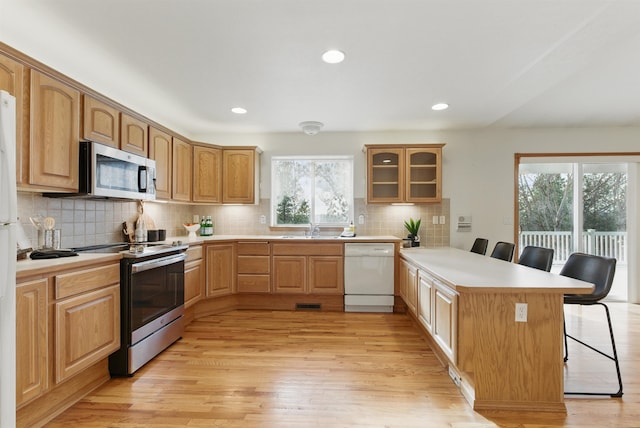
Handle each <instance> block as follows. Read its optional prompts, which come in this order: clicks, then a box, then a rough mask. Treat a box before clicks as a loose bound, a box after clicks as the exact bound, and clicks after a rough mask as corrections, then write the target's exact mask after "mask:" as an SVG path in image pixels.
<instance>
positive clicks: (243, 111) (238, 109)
mask: <svg viewBox="0 0 640 428" xmlns="http://www.w3.org/2000/svg"><path fill="white" fill-rule="evenodd" d="M231 111H232V112H234V113H235V114H246V113H247V109H246V108H242V107H234V108H232V109H231Z"/></svg>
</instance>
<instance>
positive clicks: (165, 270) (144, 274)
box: [75, 244, 188, 376]
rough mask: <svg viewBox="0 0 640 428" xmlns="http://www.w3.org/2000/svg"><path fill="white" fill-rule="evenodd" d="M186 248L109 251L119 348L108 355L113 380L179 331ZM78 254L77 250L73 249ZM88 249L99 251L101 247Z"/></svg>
mask: <svg viewBox="0 0 640 428" xmlns="http://www.w3.org/2000/svg"><path fill="white" fill-rule="evenodd" d="M187 248H188V246H187V245H164V244H162V245H152V246H144V245H142V246H140V245H137V246H132V247H131V250H129V245H128V244H123V245H122V246H121V247H117V246H116V247H111V248H109V249H108V250H109V251H119V252H121V253H122V255H123V258H122V260H121V262H120V307H121V313H120V316H121V318H120V324H121V347H120V350H118V351H116V352H115V353H113V354H112V355H111V356H110V357H109V371H110V372H111V374H112V375H113V376H131V375H133V374H134V373H135V372H136V371H137V370H138V369H139V368H140V367H142V366H143V365H145V364H146V363H147V362H149V361H150V360H151V359H152V358H153V357H155V356H156V355H158V354H159V353H160V352H162V351H163V350H164V349H166V348H167V347H168V346H169V345H171V344H172V343H174V342H175V341H176V340H178V339H180V338H181V337H182V333H183V331H184V322H183V315H184V260H185V258H186V255H185V253H184V252H185V251H186V250H187ZM75 250H76V251H81V249H75ZM93 251H99V252H105V251H106V249H105V248H97V249H96V248H94V249H93Z"/></svg>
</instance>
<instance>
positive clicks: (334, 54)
mask: <svg viewBox="0 0 640 428" xmlns="http://www.w3.org/2000/svg"><path fill="white" fill-rule="evenodd" d="M322 60H323V61H324V62H326V63H327V64H338V63H341V62H342V61H344V52H342V51H339V50H335V49H332V50H328V51H326V52H325V53H323V54H322Z"/></svg>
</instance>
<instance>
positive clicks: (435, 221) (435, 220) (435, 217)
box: [431, 215, 438, 224]
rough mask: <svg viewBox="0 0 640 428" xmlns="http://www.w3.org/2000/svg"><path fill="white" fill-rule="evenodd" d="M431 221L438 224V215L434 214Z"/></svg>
mask: <svg viewBox="0 0 640 428" xmlns="http://www.w3.org/2000/svg"><path fill="white" fill-rule="evenodd" d="M431 221H433V224H438V216H437V215H434V216H433V218H432V219H431Z"/></svg>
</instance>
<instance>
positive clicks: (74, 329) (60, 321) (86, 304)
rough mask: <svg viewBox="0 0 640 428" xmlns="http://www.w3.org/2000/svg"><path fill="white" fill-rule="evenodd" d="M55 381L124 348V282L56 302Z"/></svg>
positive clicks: (65, 377) (67, 376)
mask: <svg viewBox="0 0 640 428" xmlns="http://www.w3.org/2000/svg"><path fill="white" fill-rule="evenodd" d="M55 319H56V324H55V335H56V336H55V360H56V365H55V367H56V373H55V382H56V383H60V382H63V381H64V380H66V379H68V378H69V377H71V376H73V375H75V374H77V373H80V372H81V371H82V370H84V369H86V368H87V367H89V366H91V365H92V364H94V363H96V362H98V361H99V360H101V359H103V358H105V357H107V356H109V354H111V353H112V352H114V351H117V350H118V349H119V348H120V284H119V283H118V284H115V285H111V286H109V287H106V288H102V289H99V290H95V291H91V292H89V293H82V294H79V295H77V296H74V297H70V298H68V299H64V300H62V301H60V302H58V303H56V304H55Z"/></svg>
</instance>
